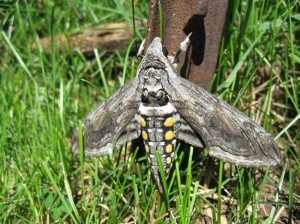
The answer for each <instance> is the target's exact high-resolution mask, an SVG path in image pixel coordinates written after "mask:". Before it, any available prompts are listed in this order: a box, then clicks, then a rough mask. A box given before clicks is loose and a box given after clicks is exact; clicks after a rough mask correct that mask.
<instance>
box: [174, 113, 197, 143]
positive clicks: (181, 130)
mask: <svg viewBox="0 0 300 224" xmlns="http://www.w3.org/2000/svg"><path fill="white" fill-rule="evenodd" d="M174 134H175V137H176V138H177V139H180V140H183V141H185V142H186V143H188V144H190V145H193V146H196V147H203V144H202V142H201V141H202V140H201V136H199V135H198V134H196V132H195V131H194V130H193V128H192V127H191V126H190V125H189V124H188V123H187V122H186V120H185V119H184V118H183V117H182V116H180V114H179V113H176V114H175V126H174Z"/></svg>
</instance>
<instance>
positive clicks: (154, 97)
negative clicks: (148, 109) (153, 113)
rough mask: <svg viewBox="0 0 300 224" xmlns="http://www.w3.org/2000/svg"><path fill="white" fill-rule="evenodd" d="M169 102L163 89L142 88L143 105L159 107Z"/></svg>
mask: <svg viewBox="0 0 300 224" xmlns="http://www.w3.org/2000/svg"><path fill="white" fill-rule="evenodd" d="M168 102H169V99H168V97H167V94H166V92H165V91H164V90H163V89H158V90H156V89H151V88H148V89H144V90H143V94H142V103H143V104H144V106H152V107H160V106H164V105H166V104H167V103H168Z"/></svg>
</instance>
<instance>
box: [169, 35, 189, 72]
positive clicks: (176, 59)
mask: <svg viewBox="0 0 300 224" xmlns="http://www.w3.org/2000/svg"><path fill="white" fill-rule="evenodd" d="M191 35H192V33H190V34H189V35H188V36H187V37H186V38H185V39H184V41H182V42H181V43H180V45H179V49H178V51H177V53H176V55H175V57H174V60H173V61H171V63H172V65H173V67H174V68H176V67H177V64H178V62H179V55H180V53H181V52H185V51H187V49H188V47H189V46H190V44H191V40H190V36H191Z"/></svg>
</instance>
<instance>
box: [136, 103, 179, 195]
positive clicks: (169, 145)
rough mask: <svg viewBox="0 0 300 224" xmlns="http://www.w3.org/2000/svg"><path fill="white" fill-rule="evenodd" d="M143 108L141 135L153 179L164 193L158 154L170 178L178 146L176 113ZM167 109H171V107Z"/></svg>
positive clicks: (160, 109)
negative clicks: (175, 132) (175, 131)
mask: <svg viewBox="0 0 300 224" xmlns="http://www.w3.org/2000/svg"><path fill="white" fill-rule="evenodd" d="M167 105H168V104H167ZM141 107H142V108H140V115H141V116H140V124H141V131H142V132H141V135H142V138H143V141H144V145H145V151H146V155H147V157H148V162H149V164H150V167H151V171H152V174H153V177H154V179H155V181H156V183H157V185H158V188H159V190H160V191H161V192H162V185H161V181H160V174H159V167H158V163H157V158H156V152H157V153H159V155H160V157H161V161H162V164H163V168H164V171H165V174H166V177H168V176H169V173H170V170H171V168H172V164H173V160H174V151H175V146H176V138H175V134H174V125H175V121H174V112H175V111H174V110H171V109H170V108H168V110H163V109H162V107H155V108H154V107H146V106H141ZM167 107H171V105H169V106H167ZM165 109H166V108H165Z"/></svg>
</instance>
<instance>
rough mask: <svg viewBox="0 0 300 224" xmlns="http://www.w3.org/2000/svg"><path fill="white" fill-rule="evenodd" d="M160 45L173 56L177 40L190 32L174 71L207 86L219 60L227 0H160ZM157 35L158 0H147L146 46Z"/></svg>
mask: <svg viewBox="0 0 300 224" xmlns="http://www.w3.org/2000/svg"><path fill="white" fill-rule="evenodd" d="M161 5H162V13H163V45H164V46H165V47H166V49H167V51H168V54H169V55H171V56H175V54H176V52H177V51H178V47H179V44H180V42H182V41H183V40H184V39H185V37H186V36H187V35H188V34H190V33H191V32H192V33H193V34H192V36H191V47H190V49H189V50H188V52H187V54H185V55H181V57H180V63H179V65H178V67H177V74H178V75H181V76H184V77H186V78H188V79H189V80H190V81H192V82H194V83H195V84H197V85H199V86H201V87H202V88H204V89H207V88H208V86H209V84H210V82H211V80H212V77H213V74H214V72H215V69H216V64H217V61H218V55H219V48H220V42H221V37H222V32H223V27H224V23H225V17H226V12H227V5H228V1H227V0H186V1H181V0H161ZM156 36H159V10H158V0H151V1H150V11H149V18H148V34H147V37H146V46H148V45H149V43H150V42H151V40H152V39H153V38H154V37H156Z"/></svg>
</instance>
